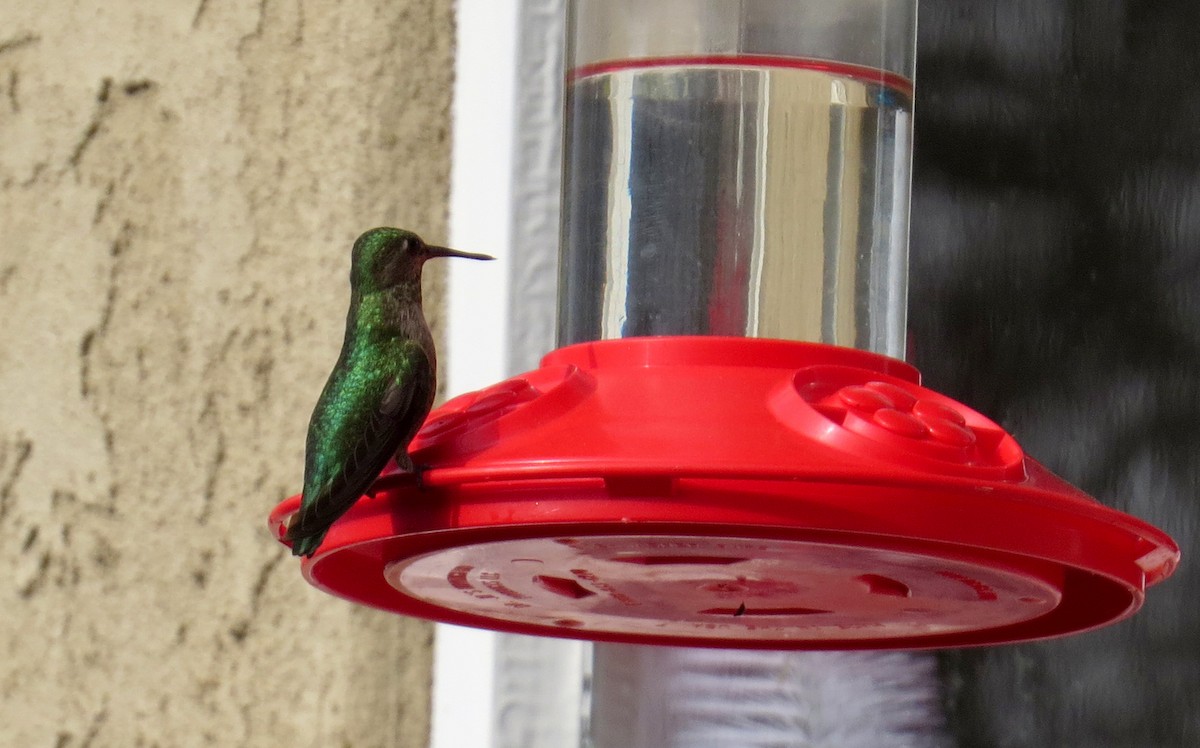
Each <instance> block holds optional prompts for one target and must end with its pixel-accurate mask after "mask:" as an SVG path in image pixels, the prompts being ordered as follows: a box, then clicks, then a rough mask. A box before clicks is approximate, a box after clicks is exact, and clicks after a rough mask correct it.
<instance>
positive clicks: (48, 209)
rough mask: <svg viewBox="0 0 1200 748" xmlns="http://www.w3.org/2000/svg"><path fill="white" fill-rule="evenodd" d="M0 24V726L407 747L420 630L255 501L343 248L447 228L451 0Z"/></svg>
mask: <svg viewBox="0 0 1200 748" xmlns="http://www.w3.org/2000/svg"><path fill="white" fill-rule="evenodd" d="M0 20H2V22H0V538H2V540H0V568H3V570H4V573H3V581H2V582H0V610H3V613H2V614H0V745H14V746H16V745H20V746H57V747H58V748H67V747H74V746H85V745H90V746H135V745H146V746H150V745H161V746H191V745H220V746H227V745H228V746H242V745H264V746H279V745H289V746H309V745H312V746H315V745H322V746H325V745H331V746H342V745H353V746H373V745H387V746H394V745H401V746H421V745H424V744H425V742H426V739H427V735H428V693H429V690H428V680H429V670H430V640H431V636H432V630H431V628H430V627H429V626H427V625H424V624H420V623H416V622H411V621H403V620H400V619H397V618H394V617H390V616H386V615H383V614H379V613H376V612H374V611H369V610H366V609H362V608H357V607H354V606H351V605H350V604H348V603H344V602H342V601H339V600H336V599H334V598H331V597H328V596H325V595H323V594H320V593H318V592H316V591H314V590H312V589H310V588H309V587H307V585H305V584H304V583H303V582H302V580H301V579H300V576H299V573H298V571H297V568H296V565H295V564H294V563H293V562H292V560H291V559H290V557H285V552H284V551H283V550H282V549H281V548H280V547H279V546H278V545H276V544H275V543H274V542H273V541H272V540H271V539H270V538H269V536H268V534H267V531H266V529H265V524H264V519H265V516H266V513H267V511H268V510H269V509H270V508H271V507H272V506H273V505H274V503H275V502H277V501H278V500H280V499H282V498H284V497H285V496H286V495H288V494H290V493H294V492H295V491H296V490H297V489H298V486H299V482H300V478H301V470H302V460H303V443H304V430H305V426H306V424H307V419H308V414H309V411H310V409H311V407H312V404H313V402H314V401H315V398H316V396H317V394H318V392H319V391H320V387H321V385H322V383H323V381H324V377H325V376H326V374H327V372H328V367H329V366H330V364H331V362H332V361H333V359H334V358H335V357H336V352H337V349H338V346H339V344H340V337H341V332H342V326H343V324H344V315H345V305H346V301H347V298H348V288H347V285H346V273H347V270H348V261H349V254H348V250H349V245H350V242H351V241H352V240H353V239H354V237H355V235H356V234H357V232H358V231H360V230H362V229H364V228H367V227H369V226H372V225H378V224H397V225H402V226H406V227H411V228H415V229H418V230H420V231H421V232H422V233H424V234H425V235H427V236H428V237H429V238H430V239H433V240H444V239H445V238H446V236H445V234H446V222H445V208H446V202H447V190H448V185H447V183H448V173H449V164H448V162H449V149H450V119H449V103H450V96H451V85H452V80H451V75H452V72H451V71H452V66H451V58H452V39H453V14H452V3H451V2H450V0H345V1H344V2H340V3H307V4H305V3H302V2H299V1H298V0H263V2H260V3H239V2H232V1H231V0H195V2H190V3H139V2H134V1H133V0H114V1H112V2H107V3H87V2H78V3H71V2H66V1H65V0H51V2H49V3H28V2H20V1H19V0H0ZM435 272H436V271H435ZM433 281H434V283H433V285H434V286H435V288H433V289H431V296H430V297H428V298H427V306H429V307H433V308H434V310H435V313H434V315H433V317H434V322H435V324H436V319H437V316H438V315H437V314H436V308H437V293H436V290H437V289H436V285H437V283H436V278H435V279H433Z"/></svg>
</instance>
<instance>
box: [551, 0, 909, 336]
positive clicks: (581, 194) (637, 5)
mask: <svg viewBox="0 0 1200 748" xmlns="http://www.w3.org/2000/svg"><path fill="white" fill-rule="evenodd" d="M568 7H569V9H570V17H569V22H568V24H569V30H568V34H569V40H570V48H569V54H568V71H567V97H566V100H567V118H566V119H567V123H566V141H565V152H564V156H565V162H566V168H565V175H564V188H563V189H564V194H563V198H564V199H563V210H564V220H563V242H562V252H563V262H562V265H561V268H562V277H561V279H560V292H559V293H560V296H559V343H560V345H566V344H570V343H576V342H582V341H587V340H597V339H604V338H619V337H631V336H640V335H737V336H750V337H773V338H785V339H792V340H809V341H819V342H825V343H832V344H836V345H843V346H848V347H854V348H863V349H869V350H873V351H876V352H879V353H885V354H890V355H903V351H904V324H905V318H904V308H905V290H906V278H907V234H908V203H909V165H910V158H911V156H910V154H911V133H912V83H911V80H912V71H913V46H914V36H915V17H916V11H915V2H913V0H905V1H903V2H901V1H898V0H851V1H849V2H833V0H740V1H739V0H661V1H657V2H656V1H654V0H574V2H569V3H568Z"/></svg>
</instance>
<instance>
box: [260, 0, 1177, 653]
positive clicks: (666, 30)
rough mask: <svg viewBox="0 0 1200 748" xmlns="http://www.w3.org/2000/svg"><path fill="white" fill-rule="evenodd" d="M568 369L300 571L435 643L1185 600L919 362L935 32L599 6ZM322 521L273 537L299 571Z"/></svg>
mask: <svg viewBox="0 0 1200 748" xmlns="http://www.w3.org/2000/svg"><path fill="white" fill-rule="evenodd" d="M567 5H568V13H569V20H568V25H569V42H570V44H569V52H568V72H567V77H566V83H567V96H566V99H567V119H566V127H567V136H566V140H565V171H564V174H565V180H564V200H563V205H564V208H563V210H564V217H563V242H562V264H561V277H560V302H559V342H560V344H561V345H562V347H560V348H559V349H558V350H556V351H554V352H552V353H550V354H549V355H547V356H546V357H545V358H544V359H543V361H542V364H541V366H540V368H538V369H536V370H534V371H530V372H526V373H524V374H521V375H519V376H516V377H513V378H511V379H508V380H506V381H503V382H500V383H498V384H495V385H493V386H491V387H488V388H486V389H483V390H481V391H478V392H472V393H468V394H465V395H461V396H459V397H456V398H454V399H452V400H450V401H449V402H447V403H445V404H444V405H442V406H441V407H440V408H437V409H435V410H434V411H433V412H432V413H431V414H430V416H429V418H428V419H427V421H426V422H425V425H424V427H423V429H422V430H421V431H420V433H419V434H418V435H417V437H416V439H415V440H414V441H413V443H412V445H411V449H410V454H411V457H412V459H413V462H414V463H415V464H417V465H420V466H425V469H424V471H423V472H422V474H421V478H420V481H419V482H418V481H417V480H416V479H415V478H414V477H413V476H412V475H410V474H406V473H400V472H397V471H395V470H390V471H385V472H384V474H383V475H382V476H381V477H380V478H379V479H378V481H377V482H376V483H375V485H374V486H373V488H372V490H371V492H370V494H369V495H368V496H364V497H363V498H362V499H361V500H360V501H359V502H358V503H357V504H356V505H355V506H354V507H353V508H352V509H351V510H350V511H349V512H348V513H346V514H345V515H344V516H343V517H342V518H341V519H340V520H339V521H338V522H336V523H335V524H334V525H333V527H332V528H331V529H330V531H329V533H328V535H327V536H326V538H325V540H324V542H323V544H322V545H321V547H320V548H319V549H318V551H317V552H316V553H315V555H313V556H312V557H311V558H307V559H304V560H303V561H302V562H301V569H302V572H303V574H304V576H305V577H306V578H307V579H308V581H309V582H311V583H312V584H313V585H315V586H316V587H318V588H320V589H323V590H325V591H327V592H330V593H331V594H335V595H338V596H341V597H344V598H347V599H349V600H352V601H355V602H358V603H362V604H364V605H370V606H373V607H377V608H381V609H384V610H389V611H392V612H395V613H399V614H403V615H410V616H418V617H422V618H428V619H432V620H436V621H443V622H449V623H456V624H463V625H469V626H478V627H485V628H491V629H497V630H501V631H509V632H517V633H525V634H536V635H546V636H559V637H571V638H580V639H590V640H595V641H612V642H632V643H647V644H670V645H682V646H718V647H727V648H760V649H772V648H773V649H873V648H890V649H895V648H907V649H920V648H935V647H952V646H971V645H984V644H995V643H1003V642H1016V641H1027V640H1034V639H1042V638H1048V637H1053V636H1059V635H1064V634H1068V633H1072V632H1077V631H1084V630H1088V629H1092V628H1096V627H1099V626H1103V625H1105V624H1109V623H1112V622H1115V621H1119V620H1121V619H1123V618H1126V617H1127V616H1130V615H1132V614H1133V613H1134V612H1136V611H1137V610H1138V608H1139V607H1140V606H1141V605H1142V602H1143V599H1144V594H1145V589H1146V588H1147V587H1148V586H1150V585H1152V584H1155V583H1157V582H1159V581H1162V580H1163V579H1165V578H1166V577H1167V576H1169V575H1170V574H1171V572H1172V571H1173V570H1174V568H1175V566H1176V564H1177V562H1178V559H1179V551H1178V548H1177V547H1176V545H1175V544H1174V543H1173V542H1172V540H1171V538H1170V537H1168V536H1167V535H1166V534H1165V533H1163V532H1162V531H1160V530H1158V529H1156V528H1154V527H1153V526H1151V525H1149V524H1147V523H1145V522H1142V521H1140V520H1138V519H1136V518H1134V517H1131V516H1128V515H1125V514H1122V513H1121V512H1118V511H1115V510H1113V509H1110V508H1107V507H1105V506H1103V505H1101V504H1100V503H1099V502H1097V501H1095V500H1094V499H1092V498H1090V497H1088V496H1087V495H1085V494H1083V493H1082V492H1080V491H1078V490H1077V489H1075V488H1073V487H1071V486H1070V485H1068V484H1067V483H1065V482H1063V481H1062V480H1060V479H1058V478H1056V477H1055V476H1054V475H1052V474H1051V473H1050V472H1049V471H1048V470H1046V469H1045V468H1044V467H1042V466H1041V465H1039V464H1038V463H1037V462H1035V461H1034V460H1033V459H1031V458H1030V457H1029V456H1028V455H1026V454H1025V453H1024V452H1023V451H1022V449H1021V447H1020V446H1019V445H1018V444H1017V442H1016V441H1015V440H1014V439H1013V437H1012V436H1011V435H1009V434H1008V433H1006V432H1005V431H1004V429H1003V428H1001V427H1000V426H999V425H997V424H996V423H994V422H992V421H991V420H989V419H988V418H987V417H986V416H984V415H982V414H980V413H977V412H975V411H974V410H972V409H971V408H969V407H967V406H965V405H963V404H961V403H958V402H955V401H954V400H952V399H950V398H948V397H945V396H944V395H941V394H939V393H937V392H935V391H933V390H930V389H927V388H925V387H923V386H922V385H921V382H920V375H919V373H918V372H917V371H916V370H915V369H914V368H913V367H911V366H910V365H908V364H906V363H904V362H903V361H901V360H899V359H900V358H901V357H902V356H903V351H904V337H905V329H904V308H905V293H906V266H907V221H908V185H909V163H910V152H911V131H912V118H911V112H912V106H911V102H912V83H911V80H912V74H913V67H914V57H913V54H914V50H913V48H914V28H915V12H916V11H915V3H914V2H913V1H912V0H870V1H868V0H849V1H847V2H842V3H800V2H793V3H787V2H742V3H728V2H722V1H721V0H664V1H662V2H656V3H641V2H639V0H573V1H572V2H568V4H567ZM298 506H299V497H293V498H291V499H288V500H287V501H284V502H283V503H281V504H280V505H279V506H278V507H276V509H275V510H274V512H272V514H271V518H270V523H271V526H272V528H273V529H274V530H275V532H276V535H277V537H278V538H280V540H281V542H283V536H284V532H285V528H286V525H287V521H288V518H289V517H290V516H291V515H292V514H293V513H294V512H295V511H296V510H297V509H298Z"/></svg>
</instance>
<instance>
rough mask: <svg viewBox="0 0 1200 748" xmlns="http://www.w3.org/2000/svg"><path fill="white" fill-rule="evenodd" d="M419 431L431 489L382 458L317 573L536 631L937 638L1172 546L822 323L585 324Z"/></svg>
mask: <svg viewBox="0 0 1200 748" xmlns="http://www.w3.org/2000/svg"><path fill="white" fill-rule="evenodd" d="M411 452H412V456H413V459H414V461H415V462H416V463H417V464H419V465H428V466H430V467H429V469H428V470H427V471H426V472H425V473H424V476H423V481H422V486H421V487H417V486H416V485H415V483H414V482H413V481H412V479H411V478H410V477H409V476H405V475H398V474H385V475H383V476H381V477H380V479H379V481H378V482H377V483H376V485H375V487H374V489H373V490H374V493H375V497H374V498H363V499H362V500H361V501H359V502H358V504H356V505H355V506H354V507H353V508H352V509H351V510H350V512H348V513H347V514H346V515H345V516H344V517H342V519H341V520H339V521H338V522H337V523H336V524H335V525H334V526H333V528H332V529H331V530H330V532H329V534H328V535H327V537H326V539H325V542H324V544H323V545H322V546H321V548H320V550H319V551H318V552H317V554H316V555H314V556H313V557H312V558H311V559H307V560H305V561H304V562H303V563H302V569H303V572H304V574H305V576H306V578H307V579H308V580H309V581H310V582H311V583H312V584H314V585H315V586H317V587H319V588H321V589H323V590H326V591H328V592H330V593H332V594H335V595H339V596H341V597H345V598H347V599H350V600H353V601H355V602H359V603H363V604H365V605H371V606H374V607H377V608H382V609H385V610H390V611H394V612H396V613H401V614H404V615H411V616H419V617H422V618H429V619H433V620H438V621H445V622H449V623H457V624H463V625H468V626H480V627H485V628H493V629H499V630H503V631H511V632H517V633H524V634H538V635H546V636H563V637H572V638H583V639H594V640H602V641H620V642H633V643H644V644H669V645H687V646H720V647H755V648H771V649H873V648H930V647H955V646H972V645H983V644H996V643H1003V642H1014V641H1025V640H1031V639H1041V638H1046V637H1053V636H1059V635H1062V634H1067V633H1072V632H1076V631H1083V630H1086V629H1091V628H1095V627H1097V626H1102V625H1104V624H1107V623H1112V622H1114V621H1118V620H1121V619H1123V618H1125V617H1127V616H1129V615H1131V614H1133V613H1134V612H1135V611H1136V610H1137V609H1138V608H1139V607H1141V604H1142V600H1143V597H1144V590H1145V588H1146V587H1147V586H1148V585H1151V584H1154V583H1156V582H1159V581H1161V580H1162V579H1164V578H1166V577H1167V576H1168V575H1170V574H1171V572H1172V571H1173V570H1174V568H1175V566H1176V564H1177V562H1178V559H1179V550H1178V548H1177V547H1176V545H1175V544H1174V543H1173V542H1172V540H1171V539H1170V538H1169V537H1168V536H1167V535H1166V534H1164V533H1163V532H1161V531H1159V530H1157V529H1156V528H1154V527H1152V526H1150V525H1148V524H1146V523H1144V522H1142V521H1140V520H1137V519H1135V518H1133V517H1130V516H1128V515H1125V514H1122V513H1120V512H1117V511H1114V510H1112V509H1109V508H1106V507H1104V506H1102V505H1101V504H1099V503H1097V502H1096V501H1094V500H1093V499H1091V498H1090V497H1088V496H1087V495H1085V494H1083V493H1081V492H1079V491H1078V490H1076V489H1074V488H1072V487H1071V486H1070V485H1068V484H1066V483H1064V482H1063V481H1061V480H1059V479H1058V478H1056V477H1055V476H1053V475H1052V474H1050V473H1049V472H1048V471H1047V470H1046V469H1045V468H1043V467H1041V466H1040V465H1038V464H1037V463H1036V462H1034V461H1033V460H1030V459H1029V458H1028V457H1026V456H1025V455H1024V453H1023V452H1022V451H1021V449H1020V447H1019V446H1018V445H1017V443H1016V442H1015V441H1014V440H1013V439H1012V437H1011V436H1009V435H1008V434H1006V433H1005V432H1004V430H1003V429H1001V428H1000V427H999V426H997V425H996V424H994V423H992V422H991V421H989V420H988V419H987V418H984V417H983V416H981V415H980V414H978V413H976V412H974V411H972V410H970V409H969V408H967V407H965V406H963V405H961V404H959V403H957V402H955V401H953V400H950V399H949V398H946V397H944V396H942V395H939V394H937V393H936V392H933V391H931V390H928V389H925V388H923V387H921V386H920V384H919V374H918V373H917V371H916V370H915V369H913V368H912V367H910V366H908V365H907V364H905V363H903V362H900V361H896V360H893V359H889V358H886V357H883V356H877V355H874V354H869V353H864V352H861V351H855V350H848V349H843V348H834V347H830V346H823V345H816V344H809V343H793V342H784V341H775V340H759V339H743V338H708V337H688V338H631V339H625V340H614V341H604V342H598V343H586V344H581V345H575V346H570V347H567V348H563V349H561V350H558V351H555V352H554V353H551V354H550V355H548V356H546V358H545V359H544V360H543V362H542V366H541V368H539V369H538V370H536V371H532V372H529V373H526V374H523V375H521V376H519V377H514V378H513V379H510V380H508V381H505V382H501V383H500V384H497V385H495V386H493V387H489V388H488V389H485V390H482V391H480V392H474V393H470V394H467V395H463V396H461V397H458V398H455V399H454V400H451V401H450V402H448V403H446V404H445V405H443V406H442V407H441V408H438V409H437V410H435V411H434V412H433V413H431V414H430V417H429V419H428V420H427V421H426V424H425V426H424V428H423V429H422V431H421V433H420V434H419V435H418V437H417V439H416V440H415V441H414V442H413V445H412V450H411ZM298 506H299V497H293V498H291V499H289V500H287V501H285V502H283V503H282V504H280V505H279V506H278V507H276V509H275V511H274V512H273V513H272V514H271V525H272V527H273V529H274V531H275V532H276V535H277V537H279V538H281V539H282V535H283V528H284V527H285V525H286V521H287V519H288V517H289V515H290V514H291V513H293V512H295V511H296V509H297V508H298Z"/></svg>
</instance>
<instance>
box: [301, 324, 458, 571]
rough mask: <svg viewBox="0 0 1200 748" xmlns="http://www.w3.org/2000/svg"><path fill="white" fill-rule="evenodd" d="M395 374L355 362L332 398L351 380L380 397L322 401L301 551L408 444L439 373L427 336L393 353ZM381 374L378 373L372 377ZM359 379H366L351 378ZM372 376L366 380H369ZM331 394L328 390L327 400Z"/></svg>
mask: <svg viewBox="0 0 1200 748" xmlns="http://www.w3.org/2000/svg"><path fill="white" fill-rule="evenodd" d="M389 364H390V366H389V367H388V369H389V370H390V372H389V374H388V375H385V376H382V377H371V376H369V375H368V374H366V373H364V372H363V370H366V371H368V372H369V371H372V370H373V371H378V368H377V367H369V366H368V367H363V369H356V368H355V367H351V372H350V373H349V374H347V375H346V376H345V377H344V380H346V381H342V382H335V381H333V380H331V381H330V383H329V385H328V386H327V388H326V389H327V392H328V391H329V390H331V389H332V390H334V392H333V393H332V394H329V395H328V399H329V400H333V399H334V398H336V397H337V396H338V395H339V393H338V392H337V391H338V390H343V389H345V388H347V387H354V388H356V389H361V390H365V391H366V392H365V395H366V397H369V398H370V400H372V401H374V402H375V403H376V404H377V405H376V406H375V407H373V408H368V409H361V408H359V409H355V408H352V407H347V408H336V407H334V408H321V407H320V406H319V407H318V411H319V412H320V415H319V416H318V415H317V414H316V413H314V418H313V423H312V424H311V425H310V428H309V445H308V454H307V456H306V460H305V481H304V483H305V485H304V495H303V498H302V500H301V503H300V511H299V513H298V514H297V515H296V518H295V519H294V520H293V522H292V524H291V526H290V527H289V529H288V539H289V540H291V541H293V543H294V546H293V550H294V552H296V553H297V555H310V554H311V553H312V551H315V550H316V548H317V546H318V545H320V542H321V540H322V538H324V536H325V532H326V531H327V530H328V529H329V527H330V525H332V524H333V523H334V521H335V520H336V519H337V518H338V517H340V516H342V515H343V514H345V512H346V511H347V510H348V509H349V508H350V507H351V506H353V505H354V503H355V502H356V501H358V499H359V498H360V497H362V495H363V493H364V492H366V490H367V489H368V488H370V486H371V484H372V483H373V482H374V481H375V479H376V478H378V477H379V473H380V472H381V471H382V470H383V468H384V466H385V465H387V461H388V459H389V458H391V456H392V455H393V454H394V453H395V452H396V451H397V450H398V449H400V448H401V447H406V446H407V445H408V442H409V441H411V440H412V438H413V436H414V435H415V434H416V432H417V430H418V429H420V427H421V424H422V423H423V422H424V420H425V416H426V415H428V413H429V407H430V405H431V403H432V400H433V388H434V375H433V367H432V365H431V364H430V361H429V358H428V356H426V355H425V351H424V350H423V349H422V348H421V346H420V345H419V344H417V343H416V342H414V341H407V342H405V343H402V344H400V345H399V346H398V349H397V350H396V351H394V352H391V355H390V356H389ZM372 379H374V380H375V381H371V380H372ZM349 380H358V381H353V382H351V381H349ZM362 380H365V381H362ZM326 399H327V395H326V394H323V395H322V400H326Z"/></svg>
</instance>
